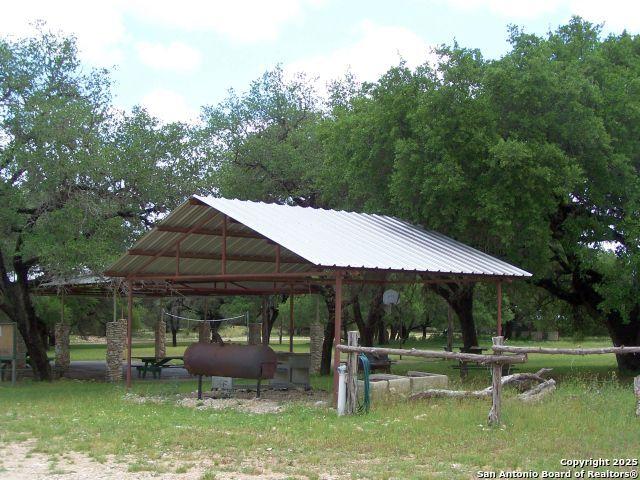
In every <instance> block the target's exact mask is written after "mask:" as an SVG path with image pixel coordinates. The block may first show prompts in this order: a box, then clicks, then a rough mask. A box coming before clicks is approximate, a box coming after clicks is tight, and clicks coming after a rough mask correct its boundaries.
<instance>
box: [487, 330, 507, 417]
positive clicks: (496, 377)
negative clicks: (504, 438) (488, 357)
mask: <svg viewBox="0 0 640 480" xmlns="http://www.w3.org/2000/svg"><path fill="white" fill-rule="evenodd" d="M503 343H504V337H493V345H494V346H495V345H502V344H503ZM494 355H500V352H496V351H494ZM491 387H492V388H491V410H489V425H500V409H501V403H502V363H498V362H496V363H492V364H491Z"/></svg>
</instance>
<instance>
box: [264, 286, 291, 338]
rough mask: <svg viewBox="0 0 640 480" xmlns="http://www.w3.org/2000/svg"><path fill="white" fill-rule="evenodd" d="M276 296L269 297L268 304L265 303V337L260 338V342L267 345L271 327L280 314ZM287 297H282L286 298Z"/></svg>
mask: <svg viewBox="0 0 640 480" xmlns="http://www.w3.org/2000/svg"><path fill="white" fill-rule="evenodd" d="M278 298H279V297H278V296H277V295H275V296H272V297H269V300H268V301H267V302H268V305H267V330H266V332H265V338H263V339H262V343H263V344H264V345H269V342H270V341H271V332H272V331H273V327H274V326H275V324H276V321H277V320H278V315H280V310H278V302H277V300H278ZM286 298H287V297H284V300H286Z"/></svg>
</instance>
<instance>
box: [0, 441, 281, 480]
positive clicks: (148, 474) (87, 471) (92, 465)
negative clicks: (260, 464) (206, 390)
mask: <svg viewBox="0 0 640 480" xmlns="http://www.w3.org/2000/svg"><path fill="white" fill-rule="evenodd" d="M34 444H35V442H33V441H27V442H20V443H5V444H2V445H0V459H2V460H0V478H2V479H3V480H41V479H54V480H55V479H59V480H86V479H91V480H122V479H131V480H151V479H153V480H174V479H175V480H178V479H180V480H199V479H201V478H207V479H209V478H215V480H258V479H261V480H281V479H285V478H291V477H290V476H287V475H280V474H274V473H260V474H256V475H249V474H246V473H240V472H229V471H219V470H218V469H215V468H213V467H212V466H211V465H208V464H206V463H201V464H194V462H184V463H176V462H172V461H171V459H166V460H164V461H163V463H162V465H159V468H157V469H156V470H155V471H143V472H131V471H129V465H128V463H126V462H125V463H122V462H118V461H116V460H115V459H114V458H113V457H109V458H107V460H106V461H105V462H104V463H99V462H97V461H95V460H93V459H91V458H90V457H88V456H87V455H84V454H82V453H77V452H68V453H67V454H65V455H64V456H62V457H49V456H48V455H45V454H43V453H37V452H33V451H32V449H33V446H34ZM180 467H183V468H180ZM242 467H243V466H242V465H239V466H238V468H239V469H242ZM176 471H179V472H180V473H176ZM211 472H213V473H211ZM205 474H208V475H205ZM203 476H204V477H203Z"/></svg>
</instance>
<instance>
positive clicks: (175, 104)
mask: <svg viewBox="0 0 640 480" xmlns="http://www.w3.org/2000/svg"><path fill="white" fill-rule="evenodd" d="M141 104H142V106H143V107H145V108H146V109H147V110H148V111H149V113H150V114H151V115H153V116H156V117H158V118H159V119H160V120H162V121H163V122H194V121H195V120H196V119H197V117H198V110H196V109H195V108H193V107H192V106H191V105H189V103H188V102H187V100H186V98H185V97H184V96H183V95H181V94H179V93H177V92H175V91H173V90H168V89H166V88H157V89H155V90H152V91H151V92H149V93H148V94H147V95H145V96H144V97H143V98H142V101H141Z"/></svg>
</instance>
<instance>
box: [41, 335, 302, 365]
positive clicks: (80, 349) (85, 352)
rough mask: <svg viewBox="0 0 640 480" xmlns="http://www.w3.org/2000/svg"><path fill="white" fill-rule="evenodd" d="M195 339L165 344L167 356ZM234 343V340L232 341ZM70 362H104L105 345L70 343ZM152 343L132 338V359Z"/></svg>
mask: <svg viewBox="0 0 640 480" xmlns="http://www.w3.org/2000/svg"><path fill="white" fill-rule="evenodd" d="M194 341H197V339H191V340H183V339H181V340H180V341H178V345H177V346H176V347H173V346H171V344H170V343H169V344H167V355H182V354H183V353H184V351H185V349H186V348H187V347H188V346H189V345H191V344H192V343H193V342H194ZM234 341H236V340H234ZM237 341H238V342H239V343H242V341H243V340H242V339H240V338H238V339H237ZM271 347H272V348H273V349H274V350H278V351H288V350H289V343H288V340H286V341H283V343H282V345H279V344H278V343H277V342H275V343H272V344H271ZM293 349H294V351H296V352H308V351H309V339H308V338H294V343H293ZM70 353H71V360H72V361H74V360H75V361H79V360H100V361H104V360H105V357H106V353H107V346H106V344H94V343H72V344H71V352H70ZM154 354H155V350H154V343H153V339H146V338H134V339H133V343H132V357H137V356H138V357H139V356H147V355H154ZM53 356H54V351H53V349H50V350H49V357H50V358H53Z"/></svg>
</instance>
